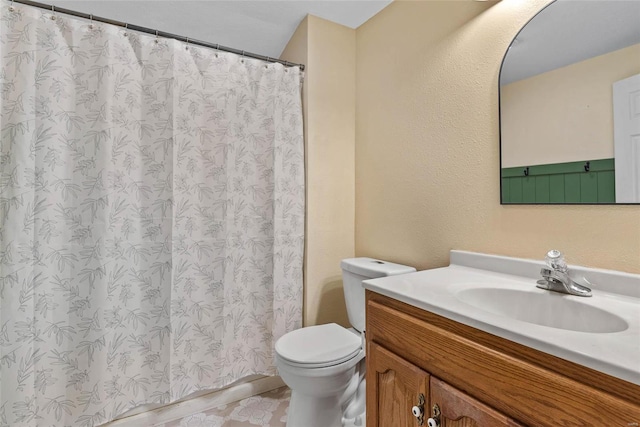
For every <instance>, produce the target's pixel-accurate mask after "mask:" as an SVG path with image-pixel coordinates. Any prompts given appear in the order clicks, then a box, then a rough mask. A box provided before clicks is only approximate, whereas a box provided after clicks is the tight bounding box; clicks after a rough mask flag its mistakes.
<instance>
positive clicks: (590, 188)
mask: <svg viewBox="0 0 640 427" xmlns="http://www.w3.org/2000/svg"><path fill="white" fill-rule="evenodd" d="M587 162H588V167H587V168H588V171H585V166H587ZM525 171H526V173H527V175H525ZM615 202H616V185H615V172H614V159H600V160H588V161H587V160H585V161H583V162H570V163H554V164H550V165H537V166H529V167H528V168H527V167H524V166H522V167H515V168H503V169H502V203H503V204H510V203H615Z"/></svg>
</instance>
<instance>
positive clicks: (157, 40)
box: [155, 30, 160, 43]
mask: <svg viewBox="0 0 640 427" xmlns="http://www.w3.org/2000/svg"><path fill="white" fill-rule="evenodd" d="M158 37H159V35H158V30H156V40H155V42H156V43H158V42H159V41H160V40H159V39H158Z"/></svg>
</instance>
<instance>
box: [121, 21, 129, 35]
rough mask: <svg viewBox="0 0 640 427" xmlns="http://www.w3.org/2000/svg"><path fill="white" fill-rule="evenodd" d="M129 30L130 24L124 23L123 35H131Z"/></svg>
mask: <svg viewBox="0 0 640 427" xmlns="http://www.w3.org/2000/svg"><path fill="white" fill-rule="evenodd" d="M128 30H129V24H127V23H126V22H125V23H124V34H122V35H123V36H125V37H127V36H128V35H129V33H127V31H128Z"/></svg>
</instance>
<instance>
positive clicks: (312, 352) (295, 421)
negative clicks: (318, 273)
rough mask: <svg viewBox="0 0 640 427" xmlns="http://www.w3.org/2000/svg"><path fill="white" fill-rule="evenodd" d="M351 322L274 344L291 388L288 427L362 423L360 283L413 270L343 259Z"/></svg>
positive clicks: (362, 309)
mask: <svg viewBox="0 0 640 427" xmlns="http://www.w3.org/2000/svg"><path fill="white" fill-rule="evenodd" d="M340 267H341V268H342V279H343V287H344V297H345V302H346V305H347V313H348V315H349V322H350V323H351V326H353V328H350V329H346V328H343V327H342V326H339V325H337V324H335V323H330V324H327V325H318V326H308V327H306V328H302V329H297V330H295V331H292V332H289V333H287V334H285V335H283V336H282V337H281V338H280V339H279V340H278V341H277V342H276V345H275V351H276V367H277V368H278V372H279V374H280V376H281V377H282V380H283V381H284V382H285V384H287V385H288V386H289V388H290V389H291V402H290V403H289V412H288V415H287V427H352V426H353V427H355V426H364V425H365V424H366V420H365V407H366V405H365V394H366V393H365V389H366V382H365V360H364V356H365V349H364V344H365V340H364V327H365V291H364V287H363V286H362V281H363V280H367V279H374V278H377V277H386V276H394V275H397V274H405V273H411V272H414V271H416V270H415V268H413V267H408V266H406V265H400V264H394V263H390V262H386V261H380V260H377V259H372V258H364V257H363V258H349V259H345V260H343V261H342V263H341V264H340Z"/></svg>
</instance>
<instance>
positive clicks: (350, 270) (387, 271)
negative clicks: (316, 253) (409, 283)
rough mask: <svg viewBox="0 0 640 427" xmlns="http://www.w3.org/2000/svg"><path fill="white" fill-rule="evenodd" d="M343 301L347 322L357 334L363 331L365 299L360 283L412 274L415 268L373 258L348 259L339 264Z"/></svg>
mask: <svg viewBox="0 0 640 427" xmlns="http://www.w3.org/2000/svg"><path fill="white" fill-rule="evenodd" d="M340 267H341V268H342V284H343V287H344V300H345V302H346V304H347V314H348V315H349V322H350V323H351V326H353V328H354V329H356V330H357V331H359V332H362V331H364V324H365V298H364V288H363V287H362V281H363V280H368V279H376V278H378V277H386V276H395V275H397V274H405V273H412V272H414V271H416V269H415V268H413V267H409V266H406V265H401V264H394V263H392V262H387V261H381V260H378V259H373V258H366V257H361V258H348V259H345V260H342V262H341V263H340Z"/></svg>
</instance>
